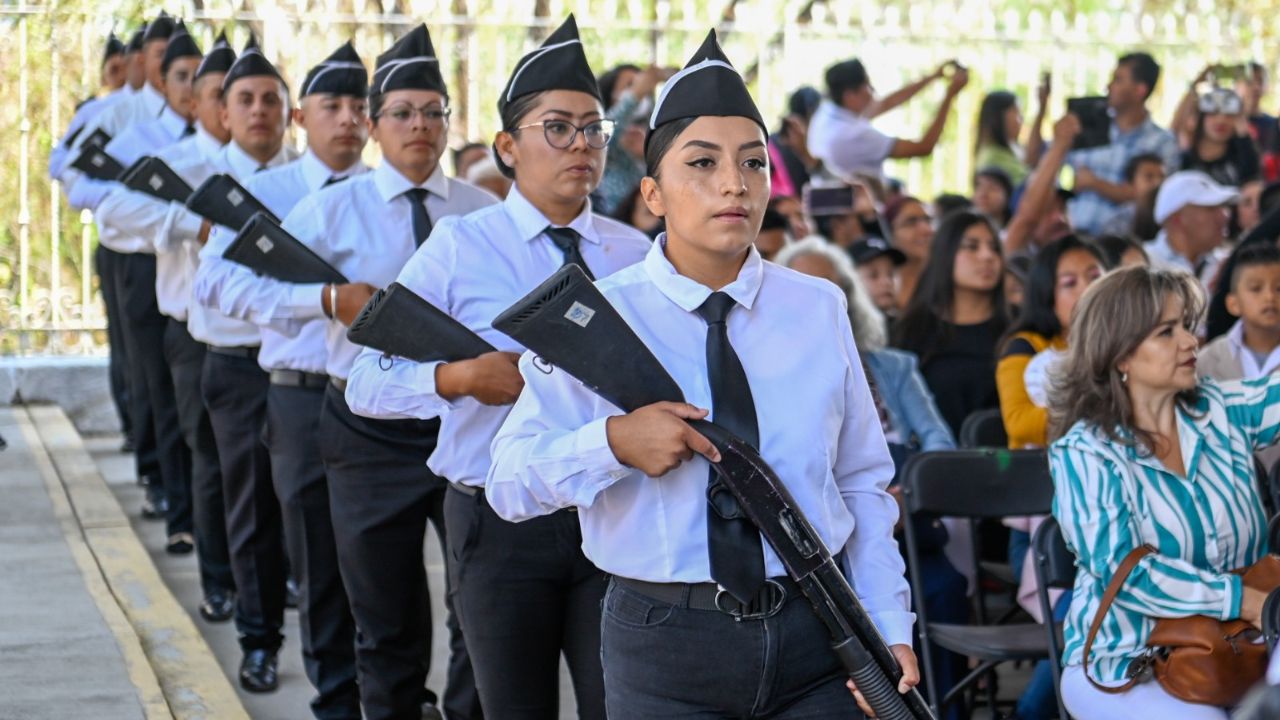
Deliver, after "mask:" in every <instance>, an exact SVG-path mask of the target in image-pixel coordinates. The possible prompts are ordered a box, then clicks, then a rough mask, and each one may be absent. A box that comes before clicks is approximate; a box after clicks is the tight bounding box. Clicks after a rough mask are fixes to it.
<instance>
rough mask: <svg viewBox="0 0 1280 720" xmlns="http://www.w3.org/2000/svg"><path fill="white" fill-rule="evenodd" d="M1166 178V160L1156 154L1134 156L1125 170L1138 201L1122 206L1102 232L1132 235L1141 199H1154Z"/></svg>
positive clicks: (1125, 178) (1108, 220) (1127, 180)
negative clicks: (1149, 196)
mask: <svg viewBox="0 0 1280 720" xmlns="http://www.w3.org/2000/svg"><path fill="white" fill-rule="evenodd" d="M1164 178H1165V172H1164V160H1161V159H1160V156H1159V155H1156V154H1154V153H1143V154H1142V155H1134V156H1133V158H1132V159H1130V160H1129V164H1128V165H1126V166H1125V168H1124V180H1125V182H1127V183H1129V184H1130V185H1132V186H1133V191H1134V194H1135V196H1136V197H1137V198H1138V200H1135V201H1134V202H1128V203H1125V204H1123V205H1121V206H1120V207H1119V209H1117V210H1116V211H1115V213H1114V214H1112V215H1111V217H1110V218H1108V219H1107V221H1106V222H1105V223H1104V224H1103V227H1102V232H1103V233H1110V234H1114V235H1130V234H1132V233H1133V232H1134V226H1135V223H1136V222H1137V216H1138V204H1139V201H1140V199H1141V198H1144V197H1147V196H1148V195H1151V196H1152V197H1154V196H1155V192H1156V190H1157V189H1159V188H1160V183H1162V182H1164Z"/></svg>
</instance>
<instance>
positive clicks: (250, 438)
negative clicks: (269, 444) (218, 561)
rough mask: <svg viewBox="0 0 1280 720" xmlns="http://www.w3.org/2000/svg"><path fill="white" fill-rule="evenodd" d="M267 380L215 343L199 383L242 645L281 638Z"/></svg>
mask: <svg viewBox="0 0 1280 720" xmlns="http://www.w3.org/2000/svg"><path fill="white" fill-rule="evenodd" d="M267 384H268V383H267V373H266V372H265V371H264V370H263V369H262V368H260V367H258V361H257V359H256V358H253V357H234V356H231V355H225V354H222V353H220V352H217V350H215V349H214V348H210V349H209V351H208V352H207V353H206V354H205V357H204V375H203V377H202V378H201V390H202V392H203V393H204V403H205V407H206V408H208V410H209V421H210V423H211V425H212V427H213V437H214V440H215V441H216V442H217V446H218V459H219V461H220V463H221V467H222V493H223V497H224V499H225V502H226V508H227V517H226V522H227V545H228V548H229V549H230V551H231V573H232V575H233V576H234V577H235V579H236V630H237V631H239V633H240V647H242V648H243V649H245V650H254V649H259V648H266V649H270V650H276V649H278V648H279V647H280V644H281V642H283V640H284V637H283V636H282V635H281V634H280V628H281V627H282V626H283V625H284V596H285V570H284V540H283V532H284V531H283V530H282V529H281V525H280V503H279V501H277V500H276V495H275V489H274V488H273V487H272V485H271V464H270V461H269V460H268V458H267V448H266V446H265V445H263V443H262V433H263V428H264V424H265V422H266V411H267Z"/></svg>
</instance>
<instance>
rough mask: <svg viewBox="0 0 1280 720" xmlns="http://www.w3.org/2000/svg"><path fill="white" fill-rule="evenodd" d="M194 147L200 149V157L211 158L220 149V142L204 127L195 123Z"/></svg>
mask: <svg viewBox="0 0 1280 720" xmlns="http://www.w3.org/2000/svg"><path fill="white" fill-rule="evenodd" d="M196 147H197V148H199V149H200V154H201V156H202V157H213V156H214V154H215V153H217V152H218V151H219V150H221V149H222V141H221V140H219V139H218V138H216V137H214V136H213V135H211V134H210V133H209V131H208V130H205V129H204V126H203V125H201V124H200V123H198V122H197V123H196Z"/></svg>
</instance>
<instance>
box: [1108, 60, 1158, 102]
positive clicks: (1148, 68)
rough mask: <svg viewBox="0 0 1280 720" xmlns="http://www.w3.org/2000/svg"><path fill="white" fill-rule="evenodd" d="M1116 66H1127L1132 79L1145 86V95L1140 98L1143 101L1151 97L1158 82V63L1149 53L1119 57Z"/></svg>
mask: <svg viewBox="0 0 1280 720" xmlns="http://www.w3.org/2000/svg"><path fill="white" fill-rule="evenodd" d="M1116 64H1117V65H1126V66H1128V68H1129V73H1130V74H1132V75H1133V79H1134V80H1136V81H1137V82H1140V83H1142V84H1143V85H1146V86H1147V93H1146V94H1145V95H1143V96H1142V99H1143V100H1146V99H1147V98H1149V97H1151V93H1152V92H1154V91H1155V89H1156V83H1157V82H1159V81H1160V63H1158V62H1156V59H1155V58H1153V57H1151V55H1150V54H1149V53H1144V52H1134V53H1129V54H1127V55H1121V56H1120V59H1119V60H1117V61H1116Z"/></svg>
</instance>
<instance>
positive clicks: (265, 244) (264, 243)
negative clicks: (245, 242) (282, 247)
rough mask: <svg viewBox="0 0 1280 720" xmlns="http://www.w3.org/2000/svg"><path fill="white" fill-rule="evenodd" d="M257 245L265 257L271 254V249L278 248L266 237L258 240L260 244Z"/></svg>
mask: <svg viewBox="0 0 1280 720" xmlns="http://www.w3.org/2000/svg"><path fill="white" fill-rule="evenodd" d="M255 244H256V245H257V246H258V249H259V250H261V251H262V254H263V255H266V254H267V253H269V252H271V248H273V247H275V246H276V244H275V243H273V242H271V240H270V239H269V238H268V237H267V236H266V235H263V236H262V237H260V238H258V242H257V243H255Z"/></svg>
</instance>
